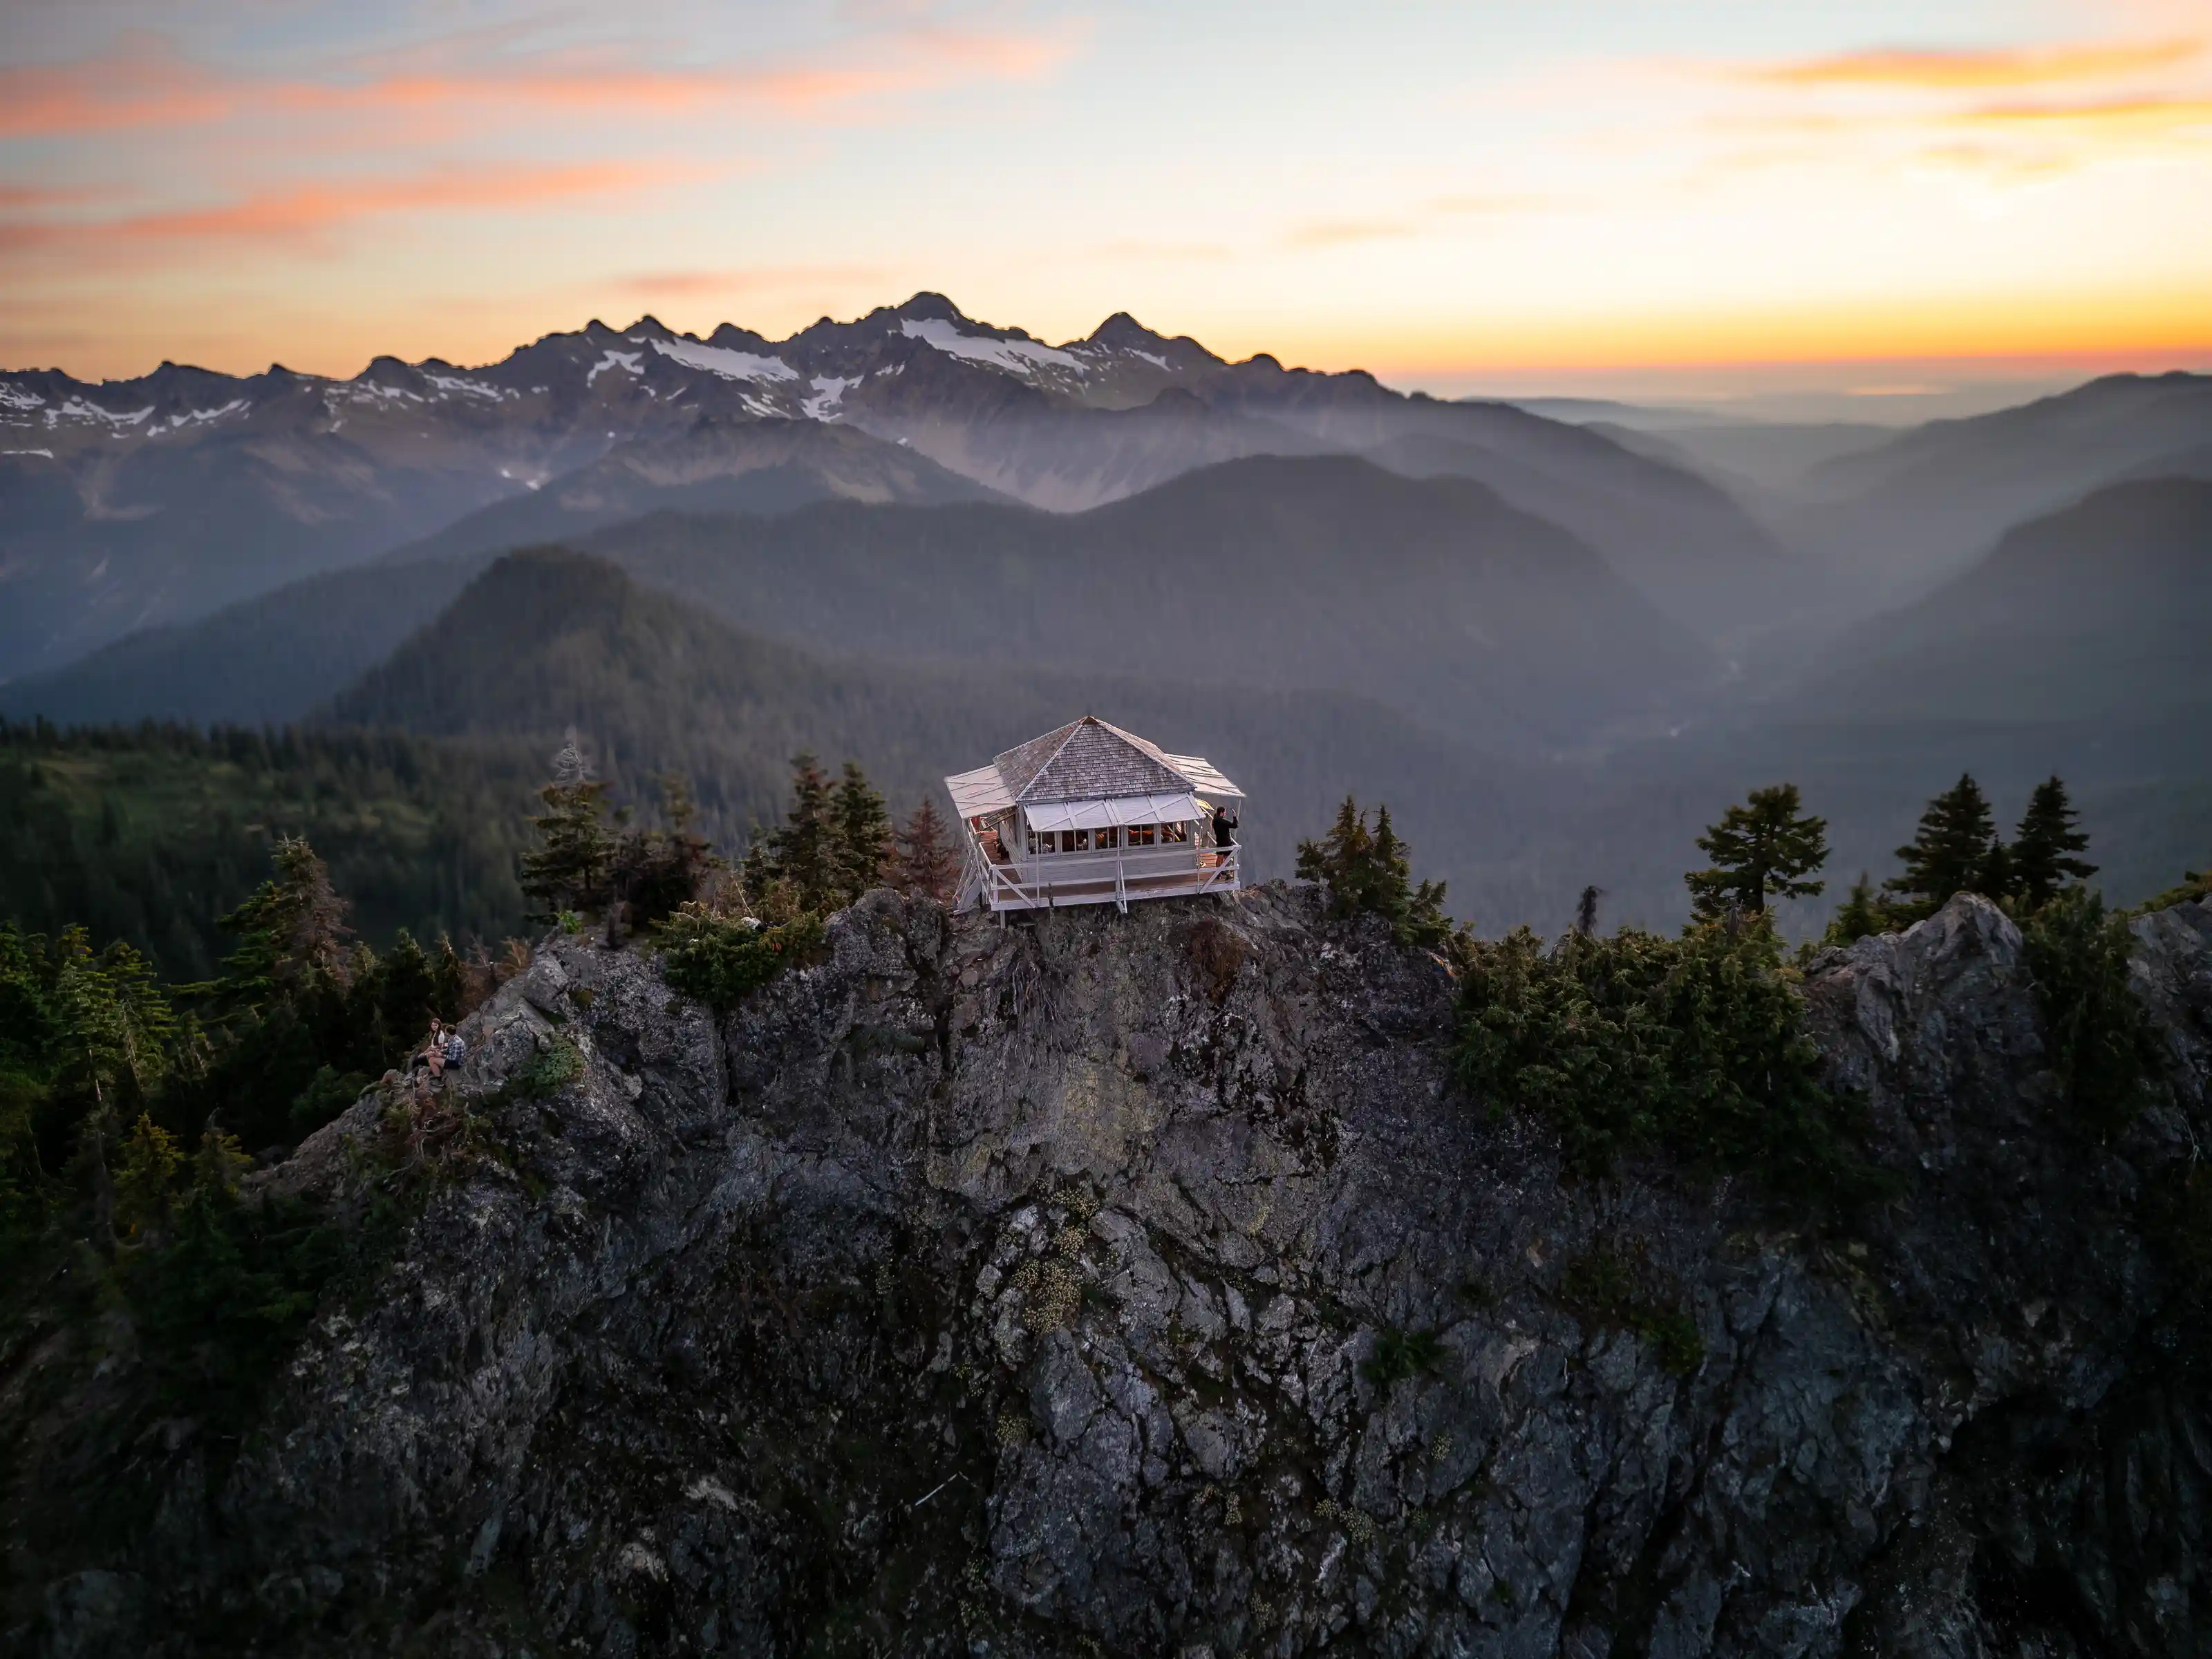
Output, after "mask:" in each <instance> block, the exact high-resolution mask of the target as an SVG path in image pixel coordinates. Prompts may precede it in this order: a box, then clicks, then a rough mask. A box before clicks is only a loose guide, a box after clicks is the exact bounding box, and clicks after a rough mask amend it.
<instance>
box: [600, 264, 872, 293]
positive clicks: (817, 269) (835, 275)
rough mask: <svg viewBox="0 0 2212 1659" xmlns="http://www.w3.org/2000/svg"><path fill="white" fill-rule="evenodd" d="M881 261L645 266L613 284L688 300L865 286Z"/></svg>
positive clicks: (628, 290)
mask: <svg viewBox="0 0 2212 1659" xmlns="http://www.w3.org/2000/svg"><path fill="white" fill-rule="evenodd" d="M888 275H889V273H888V272H887V271H886V270H884V268H883V267H882V266H880V265H763V266H754V267H750V268H747V269H744V270H648V271H641V272H639V273H637V274H636V275H635V276H622V277H617V279H616V280H615V282H614V283H613V286H614V287H615V288H616V289H618V290H619V291H620V292H622V293H623V294H625V295H634V296H635V297H636V298H639V299H642V300H689V299H699V298H708V297H712V296H714V295H721V294H766V293H773V292H775V291H776V290H778V289H794V288H806V289H811V288H832V287H864V286H867V285H870V284H874V283H881V282H883V281H884V279H885V278H886V277H887V276H888Z"/></svg>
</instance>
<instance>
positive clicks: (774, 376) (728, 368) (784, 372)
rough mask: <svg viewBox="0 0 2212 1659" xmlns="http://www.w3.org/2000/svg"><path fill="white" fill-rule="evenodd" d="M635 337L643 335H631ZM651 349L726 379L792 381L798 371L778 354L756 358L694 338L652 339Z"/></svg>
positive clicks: (796, 376) (797, 376) (686, 366)
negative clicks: (706, 343) (704, 343)
mask: <svg viewBox="0 0 2212 1659" xmlns="http://www.w3.org/2000/svg"><path fill="white" fill-rule="evenodd" d="M632 338H633V339H634V340H642V339H643V338H645V337H644V336H640V335H633V336H632ZM653 349H654V350H655V351H657V352H659V354H660V355H661V356H664V357H673V358H674V359H675V360H676V361H677V362H679V363H682V364H683V365H684V367H685V368H703V369H705V370H706V371H707V372H708V374H719V375H720V376H721V377H722V378H723V379H724V380H797V379H798V378H799V371H798V370H797V369H795V368H793V367H792V366H791V365H790V364H789V363H787V362H784V361H783V359H782V358H781V357H759V356H754V355H753V354H752V353H751V352H750V351H732V350H731V349H729V348H728V347H727V346H710V345H701V344H700V343H698V342H697V341H696V340H654V341H653Z"/></svg>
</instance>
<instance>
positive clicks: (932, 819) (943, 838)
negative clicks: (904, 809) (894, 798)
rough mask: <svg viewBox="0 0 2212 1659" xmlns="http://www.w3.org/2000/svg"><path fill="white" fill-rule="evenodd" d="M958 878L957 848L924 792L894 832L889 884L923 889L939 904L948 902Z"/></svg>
mask: <svg viewBox="0 0 2212 1659" xmlns="http://www.w3.org/2000/svg"><path fill="white" fill-rule="evenodd" d="M959 882H960V854H959V852H958V851H957V848H955V847H954V846H953V842H952V838H951V836H950V835H949V834H947V833H946V830H945V820H944V819H943V818H942V817H939V816H938V811H937V807H936V805H935V803H933V801H932V800H931V799H929V797H928V796H927V795H924V796H923V797H922V798H921V805H919V806H917V807H915V809H914V811H913V813H912V815H911V816H910V817H908V819H907V821H906V823H905V825H904V826H903V827H902V829H900V830H899V832H898V836H897V846H896V850H895V852H894V853H893V854H892V884H893V885H895V886H896V887H897V888H898V890H900V891H901V892H902V893H927V895H929V896H930V897H932V898H933V899H935V900H936V901H937V902H939V904H950V903H951V902H952V898H953V895H954V893H955V892H956V891H957V890H958V887H959Z"/></svg>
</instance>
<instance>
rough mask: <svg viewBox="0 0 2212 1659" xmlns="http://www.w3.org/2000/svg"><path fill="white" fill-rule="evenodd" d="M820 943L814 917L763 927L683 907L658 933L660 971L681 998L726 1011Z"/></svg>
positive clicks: (703, 909)
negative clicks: (687, 998) (694, 999)
mask: <svg viewBox="0 0 2212 1659" xmlns="http://www.w3.org/2000/svg"><path fill="white" fill-rule="evenodd" d="M821 942H822V922H821V919H820V918H819V917H816V916H800V917H799V918H798V919H796V920H795V921H787V922H785V923H783V924H782V925H781V926H780V927H762V926H760V925H759V924H758V923H757V922H754V921H750V920H740V919H737V918H733V917H729V916H721V915H715V914H714V912H713V911H711V910H709V909H708V908H707V907H706V906H704V905H702V904H687V905H685V906H684V908H682V909H680V910H678V912H677V913H676V914H675V915H673V916H671V918H669V920H668V921H667V922H666V923H665V925H664V926H663V927H662V928H661V930H660V962H661V972H662V973H663V974H664V975H666V977H667V980H668V982H669V983H670V984H671V985H672V986H674V987H676V988H677V989H678V990H679V991H681V992H683V993H684V995H686V996H689V997H695V998H696V999H697V1000H699V1001H701V1002H703V1003H705V1004H706V1005H707V1006H708V1007H710V1008H713V1009H715V1010H716V1011H718V1012H728V1011H729V1010H730V1009H732V1008H734V1007H735V1006H737V1005H738V1001H739V1000H741V999H742V998H743V997H744V995H745V994H746V993H747V992H749V991H752V990H756V989H757V988H758V987H761V986H763V985H765V984H767V983H768V982H769V981H770V980H772V979H774V978H775V976H776V975H778V974H780V973H781V972H782V971H783V969H786V968H787V967H788V966H790V965H791V963H793V962H794V961H796V960H798V959H799V957H802V956H804V955H805V954H806V953H807V952H808V951H812V950H813V949H815V948H816V947H817V945H820V944H821Z"/></svg>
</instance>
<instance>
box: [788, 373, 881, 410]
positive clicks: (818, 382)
mask: <svg viewBox="0 0 2212 1659" xmlns="http://www.w3.org/2000/svg"><path fill="white" fill-rule="evenodd" d="M865 379H866V376H865V375H860V374H855V375H853V376H852V377H851V378H849V379H848V378H847V377H845V376H843V375H841V374H817V375H816V376H815V377H814V395H813V396H812V397H811V398H805V400H803V401H802V402H801V403H800V404H799V407H800V408H801V409H803V410H805V411H806V417H807V418H808V419H809V420H812V421H827V420H830V419H832V418H834V417H835V416H836V412H837V405H838V404H841V403H842V402H843V401H844V399H845V393H846V391H847V390H848V388H850V387H852V386H858V385H860V382H861V381H862V380H865Z"/></svg>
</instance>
